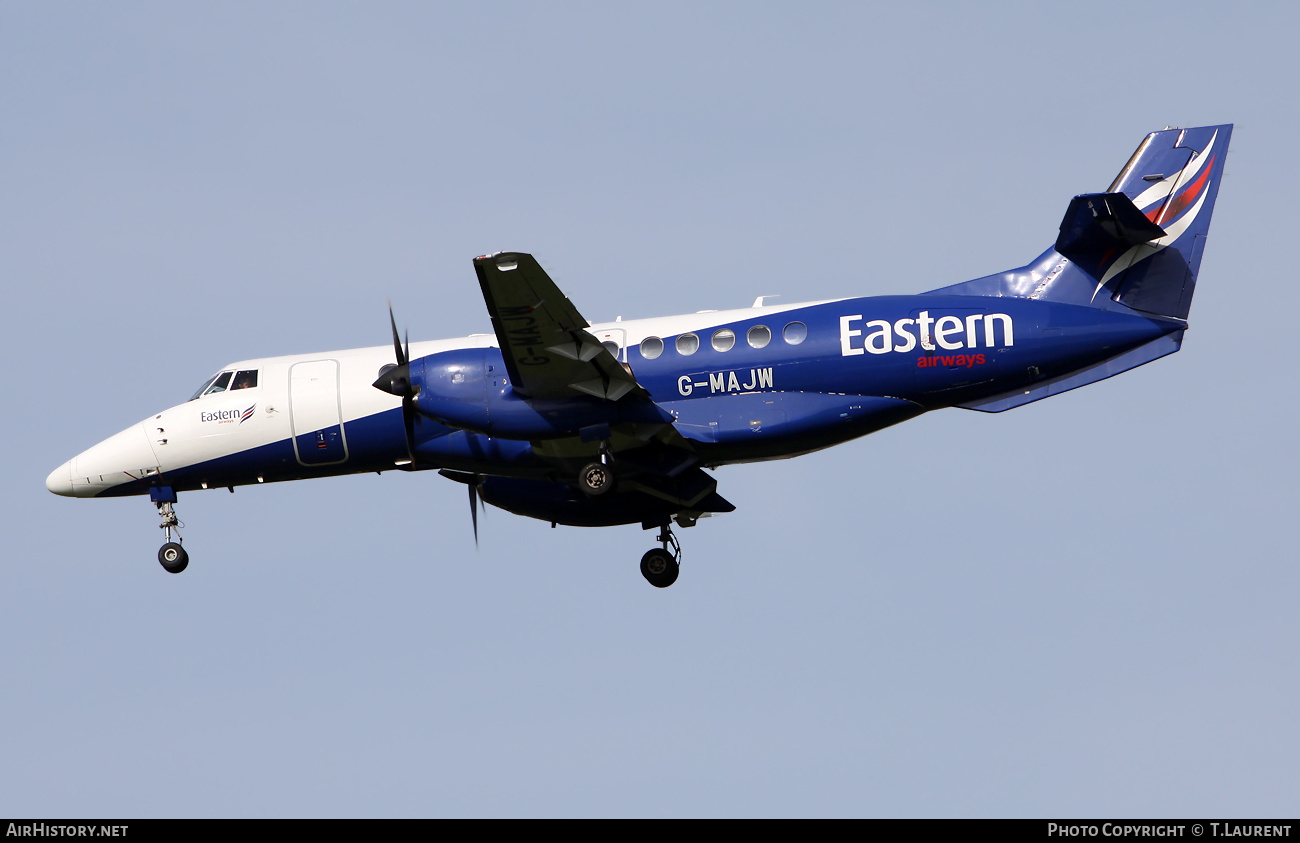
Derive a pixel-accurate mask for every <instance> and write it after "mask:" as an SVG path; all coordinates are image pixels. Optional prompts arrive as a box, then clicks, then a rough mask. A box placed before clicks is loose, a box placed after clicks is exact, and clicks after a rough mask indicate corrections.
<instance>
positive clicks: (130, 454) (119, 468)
mask: <svg viewBox="0 0 1300 843" xmlns="http://www.w3.org/2000/svg"><path fill="white" fill-rule="evenodd" d="M157 473H158V459H157V457H155V456H154V453H153V448H152V447H150V445H149V439H148V437H147V436H146V435H145V432H144V425H143V424H133V425H131V426H130V427H128V428H127V429H126V430H124V431H122V432H121V433H119V434H117V435H116V436H110V437H109V438H108V439H105V440H104V441H103V442H100V443H99V444H98V445H96V446H95V447H93V448H90V449H89V450H87V451H84V452H82V453H80V454H78V455H77V456H75V457H73V458H72V459H70V460H68V461H67V462H65V463H64V464H63V465H61V466H59V467H58V468H56V469H54V471H53V472H51V473H50V476H49V477H47V478H45V488H47V489H49V490H50V491H51V492H53V493H54V494H56V495H66V496H68V497H73V498H93V497H95V496H96V495H100V494H103V493H104V492H105V491H107V490H108V489H111V488H112V487H114V486H120V485H122V484H123V483H130V482H131V481H133V480H138V479H140V478H141V477H147V476H149V475H150V474H157Z"/></svg>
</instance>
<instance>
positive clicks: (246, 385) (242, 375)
mask: <svg viewBox="0 0 1300 843" xmlns="http://www.w3.org/2000/svg"><path fill="white" fill-rule="evenodd" d="M255 386H257V370H256V369H243V370H241V371H238V372H235V381H234V383H232V384H231V385H230V388H231V389H252V388H253V387H255Z"/></svg>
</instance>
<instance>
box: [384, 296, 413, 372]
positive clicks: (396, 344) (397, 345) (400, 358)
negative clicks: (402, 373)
mask: <svg viewBox="0 0 1300 843" xmlns="http://www.w3.org/2000/svg"><path fill="white" fill-rule="evenodd" d="M388 321H389V322H390V323H392V325H393V353H394V354H396V355H397V365H398V366H405V365H406V364H407V363H409V362H411V358H410V357H408V356H407V355H406V354H405V353H404V352H403V351H402V340H401V337H400V336H399V335H398V333H397V318H396V317H395V316H393V303H392V302H391V301H390V302H389V303H388ZM406 348H407V350H408V351H409V350H410V348H411V338H410V334H409V333H408V334H407V338H406Z"/></svg>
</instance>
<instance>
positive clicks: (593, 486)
mask: <svg viewBox="0 0 1300 843" xmlns="http://www.w3.org/2000/svg"><path fill="white" fill-rule="evenodd" d="M578 488H579V489H581V490H582V493H583V494H584V495H586V496H587V497H589V498H599V497H601V496H603V495H608V494H609V493H610V492H612V491H614V470H613V469H612V468H610V467H609V466H608V465H605V463H603V462H592V463H587V464H586V465H584V466H583V467H582V471H579V472H578Z"/></svg>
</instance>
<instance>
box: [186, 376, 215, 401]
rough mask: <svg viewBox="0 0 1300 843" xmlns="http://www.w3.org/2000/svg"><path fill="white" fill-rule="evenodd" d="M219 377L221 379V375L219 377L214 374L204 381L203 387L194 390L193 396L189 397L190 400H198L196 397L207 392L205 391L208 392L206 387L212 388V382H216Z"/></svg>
mask: <svg viewBox="0 0 1300 843" xmlns="http://www.w3.org/2000/svg"><path fill="white" fill-rule="evenodd" d="M219 377H221V375H220V374H216V375H213V376H212V377H210V378H208V379H207V380H205V381H204V382H203V386H201V387H199V388H198V389H196V390H194V394H193V395H191V396H190V400H191V401H193V400H194V399H196V398H198V397H199V396H200V395H202V394H203V393H205V392H207V391H208V387H210V386H212V382H213V381H215V380H216V379H217V378H219Z"/></svg>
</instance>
